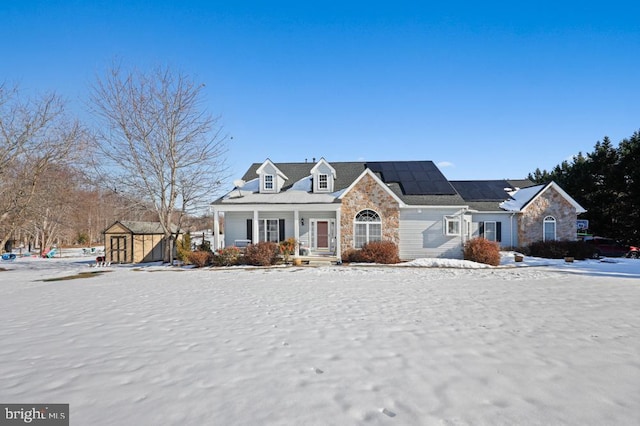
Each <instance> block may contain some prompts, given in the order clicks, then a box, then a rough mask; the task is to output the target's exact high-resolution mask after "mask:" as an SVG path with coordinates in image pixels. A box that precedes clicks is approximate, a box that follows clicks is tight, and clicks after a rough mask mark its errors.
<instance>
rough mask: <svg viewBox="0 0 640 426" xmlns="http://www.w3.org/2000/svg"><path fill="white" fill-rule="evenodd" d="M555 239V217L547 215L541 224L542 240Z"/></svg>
mask: <svg viewBox="0 0 640 426" xmlns="http://www.w3.org/2000/svg"><path fill="white" fill-rule="evenodd" d="M555 239H556V218H555V217H553V216H547V217H545V218H544V222H543V224H542V240H543V241H553V240H555Z"/></svg>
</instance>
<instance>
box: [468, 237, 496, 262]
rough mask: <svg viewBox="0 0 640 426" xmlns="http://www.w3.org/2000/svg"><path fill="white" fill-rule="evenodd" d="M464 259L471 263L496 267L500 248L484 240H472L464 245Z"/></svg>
mask: <svg viewBox="0 0 640 426" xmlns="http://www.w3.org/2000/svg"><path fill="white" fill-rule="evenodd" d="M464 258H465V260H471V261H473V262H478V263H484V264H486V265H492V266H498V265H499V264H500V246H499V245H498V243H496V242H493V241H489V240H487V239H484V238H474V239H471V240H469V241H467V242H466V243H465V244H464Z"/></svg>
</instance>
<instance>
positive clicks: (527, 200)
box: [500, 182, 586, 214]
mask: <svg viewBox="0 0 640 426" xmlns="http://www.w3.org/2000/svg"><path fill="white" fill-rule="evenodd" d="M549 188H553V189H555V190H556V191H557V192H558V193H559V194H560V195H561V196H562V197H564V198H565V199H566V200H567V201H568V202H569V203H570V204H571V205H572V206H573V207H575V209H576V213H578V214H580V213H584V212H586V210H585V209H584V207H582V206H581V205H580V204H578V202H577V201H576V200H574V199H573V198H572V197H571V196H570V195H569V194H567V193H566V192H565V191H564V190H563V189H562V188H561V187H560V186H559V185H558V184H557V183H555V182H549V183H548V184H546V185H535V186H530V187H528V188H522V189H519V190H517V191H514V192H512V193H510V194H509V195H510V196H511V198H510V199H508V200H506V201H504V202H502V203H500V207H501V208H502V209H503V210H506V211H510V212H520V211H522V210H524V209H526V208H527V206H529V204H531V203H532V202H533V201H534V200H535V199H536V198H537V197H538V196H539V195H540V194H542V193H543V192H545V191H546V190H547V189H549Z"/></svg>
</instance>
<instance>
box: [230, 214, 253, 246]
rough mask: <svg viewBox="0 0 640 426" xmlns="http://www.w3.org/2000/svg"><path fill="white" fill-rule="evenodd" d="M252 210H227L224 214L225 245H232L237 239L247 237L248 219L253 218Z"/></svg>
mask: <svg viewBox="0 0 640 426" xmlns="http://www.w3.org/2000/svg"><path fill="white" fill-rule="evenodd" d="M252 218H253V213H252V212H227V213H225V215H224V245H225V247H231V246H233V245H235V243H234V242H235V241H236V240H244V239H246V238H247V219H252Z"/></svg>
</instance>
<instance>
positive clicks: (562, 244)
mask: <svg viewBox="0 0 640 426" xmlns="http://www.w3.org/2000/svg"><path fill="white" fill-rule="evenodd" d="M522 251H523V252H524V254H526V255H528V256H535V257H543V258H545V259H562V258H564V257H566V256H569V257H573V258H574V259H576V260H584V259H588V258H592V257H594V255H595V249H594V247H592V246H590V245H589V244H587V243H585V242H584V241H537V242H535V243H531V244H529V245H528V246H527V247H525V248H524V249H523V250H522Z"/></svg>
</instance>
